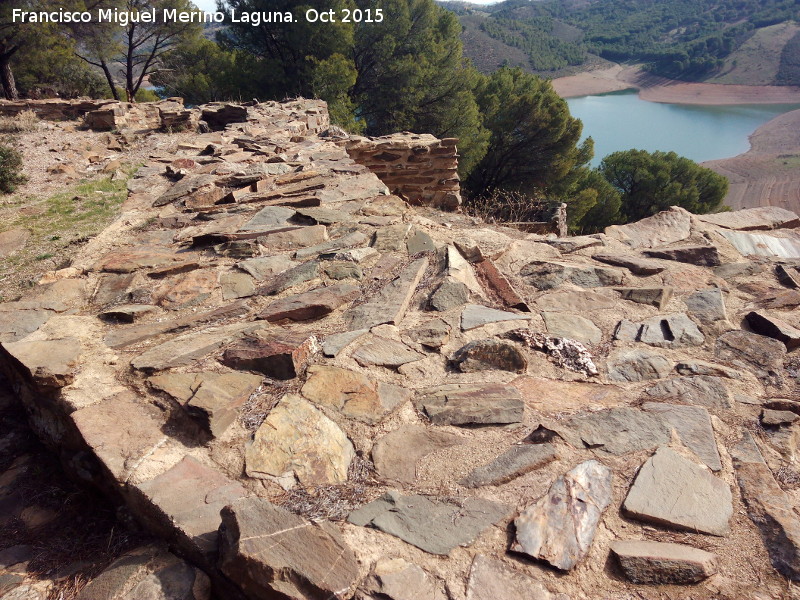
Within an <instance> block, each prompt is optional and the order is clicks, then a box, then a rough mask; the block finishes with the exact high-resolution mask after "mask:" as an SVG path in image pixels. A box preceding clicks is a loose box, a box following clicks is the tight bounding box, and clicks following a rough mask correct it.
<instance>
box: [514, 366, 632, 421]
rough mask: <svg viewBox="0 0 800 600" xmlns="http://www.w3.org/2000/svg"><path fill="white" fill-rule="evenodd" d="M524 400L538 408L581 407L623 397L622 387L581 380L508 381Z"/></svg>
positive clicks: (607, 402)
mask: <svg viewBox="0 0 800 600" xmlns="http://www.w3.org/2000/svg"><path fill="white" fill-rule="evenodd" d="M511 385H513V386H514V387H516V388H517V389H519V390H520V392H521V393H522V396H523V397H524V398H525V401H526V403H528V404H529V405H531V406H532V407H533V408H534V409H535V410H537V411H547V412H550V411H559V412H560V411H567V410H576V409H578V410H583V409H585V408H587V407H589V406H593V407H594V406H598V405H599V406H613V405H616V404H619V403H621V402H622V400H623V393H622V388H621V387H619V386H616V385H601V384H597V383H584V382H580V381H559V380H553V379H545V378H543V377H527V376H525V375H523V376H521V377H517V378H516V379H515V380H514V381H512V382H511Z"/></svg>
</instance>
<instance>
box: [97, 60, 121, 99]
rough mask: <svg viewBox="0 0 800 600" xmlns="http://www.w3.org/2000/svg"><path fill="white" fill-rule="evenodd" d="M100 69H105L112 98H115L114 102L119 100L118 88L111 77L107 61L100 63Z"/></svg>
mask: <svg viewBox="0 0 800 600" xmlns="http://www.w3.org/2000/svg"><path fill="white" fill-rule="evenodd" d="M100 68H101V69H103V73H104V74H105V76H106V81H108V87H110V88H111V97H112V98H114V100H119V93H118V92H117V86H116V85H115V84H114V78H113V77H112V76H111V70H110V69H109V68H108V65H107V64H106V61H104V60H103V61H100Z"/></svg>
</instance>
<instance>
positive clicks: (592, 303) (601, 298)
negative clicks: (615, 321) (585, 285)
mask: <svg viewBox="0 0 800 600" xmlns="http://www.w3.org/2000/svg"><path fill="white" fill-rule="evenodd" d="M536 306H537V307H539V309H540V310H548V311H553V312H558V311H563V312H581V313H586V312H588V311H593V310H611V309H616V308H618V307H619V300H618V296H617V295H616V294H615V293H613V292H612V291H611V290H608V291H604V292H595V291H589V290H587V291H585V292H573V291H566V290H565V291H557V292H551V293H549V294H543V295H541V296H539V297H538V298H537V299H536Z"/></svg>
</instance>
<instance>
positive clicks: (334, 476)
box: [245, 394, 355, 487]
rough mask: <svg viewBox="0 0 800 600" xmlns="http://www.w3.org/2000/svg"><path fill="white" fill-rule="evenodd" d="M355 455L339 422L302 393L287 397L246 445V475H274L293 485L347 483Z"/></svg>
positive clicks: (288, 484)
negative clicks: (325, 413) (316, 406)
mask: <svg viewBox="0 0 800 600" xmlns="http://www.w3.org/2000/svg"><path fill="white" fill-rule="evenodd" d="M354 456H355V451H354V449H353V444H352V443H351V442H350V440H349V439H347V436H346V435H345V434H344V432H343V431H342V430H341V429H339V427H338V425H336V423H334V422H333V421H331V420H330V419H329V418H328V417H326V416H325V415H323V414H322V413H321V412H320V411H319V410H317V409H316V408H314V406H313V405H312V404H311V403H310V402H308V401H307V400H304V399H303V398H301V397H300V396H296V395H291V394H288V395H286V396H284V397H283V398H282V399H281V400H280V401H279V402H278V404H277V405H276V406H275V408H273V409H272V410H271V411H270V413H269V414H268V415H267V418H266V419H265V420H264V423H263V424H262V425H261V427H259V428H258V430H257V431H256V433H255V437H254V439H253V443H252V444H251V445H249V446H248V447H247V448H246V449H245V471H246V473H247V475H248V477H255V478H259V479H267V478H276V479H278V478H279V479H281V480H283V481H284V482H287V487H291V485H293V483H294V479H295V478H296V479H297V481H299V482H300V483H301V484H302V485H304V486H314V485H331V484H337V483H344V482H345V481H347V470H348V468H349V466H350V462H351V461H352V460H353V457H354Z"/></svg>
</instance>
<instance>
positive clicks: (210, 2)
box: [192, 0, 498, 11]
mask: <svg viewBox="0 0 800 600" xmlns="http://www.w3.org/2000/svg"><path fill="white" fill-rule="evenodd" d="M497 1H498V0H471V2H472V3H473V4H492V3H493V2H497ZM192 2H194V3H195V4H196V5H197V6H198V8H202V9H203V10H206V11H215V10H217V8H216V7H217V2H216V0H192Z"/></svg>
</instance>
